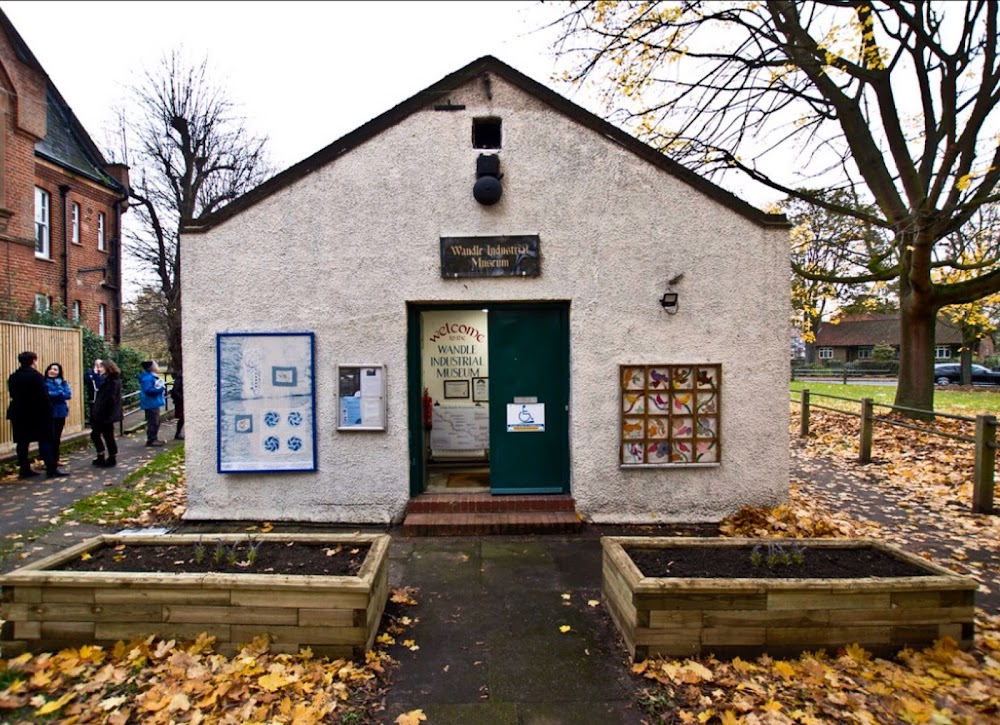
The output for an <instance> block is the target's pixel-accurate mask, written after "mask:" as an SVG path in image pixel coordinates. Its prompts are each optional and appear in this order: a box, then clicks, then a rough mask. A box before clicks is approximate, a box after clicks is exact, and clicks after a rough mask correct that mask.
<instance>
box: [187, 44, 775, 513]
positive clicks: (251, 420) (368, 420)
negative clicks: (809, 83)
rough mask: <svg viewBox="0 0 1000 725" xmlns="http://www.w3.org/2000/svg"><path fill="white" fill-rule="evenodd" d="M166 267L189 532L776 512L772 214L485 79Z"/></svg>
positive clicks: (427, 106) (456, 85) (481, 69)
mask: <svg viewBox="0 0 1000 725" xmlns="http://www.w3.org/2000/svg"><path fill="white" fill-rule="evenodd" d="M474 188H475V192H476V194H475V195H474ZM477 197H478V198H477ZM181 245H182V259H183V267H182V284H183V289H184V320H183V322H184V358H185V370H184V372H185V386H186V397H187V400H188V405H187V411H186V412H187V423H186V425H187V441H186V445H187V485H188V498H189V502H188V503H189V509H188V513H187V516H186V517H187V518H189V519H269V520H301V521H322V522H341V523H390V522H395V521H399V520H400V519H401V518H402V517H403V515H404V512H405V510H406V507H407V505H408V503H409V502H410V501H411V499H413V498H415V497H418V496H420V495H422V494H423V493H425V492H426V491H428V490H438V484H441V485H443V486H447V482H448V481H449V480H452V481H454V480H455V479H454V475H455V472H460V473H463V474H465V475H466V478H465V479H464V483H466V484H468V483H474V484H476V485H479V486H481V487H483V489H482V490H483V491H484V492H487V493H488V494H489V495H491V496H504V495H509V494H526V495H534V494H560V495H568V496H572V498H573V499H574V501H575V505H576V508H577V510H578V511H579V512H580V514H581V515H582V516H583V517H584V518H585V519H587V520H592V521H595V522H621V523H626V522H633V523H648V522H654V521H659V522H667V521H714V520H717V519H719V518H721V517H723V516H725V515H727V514H729V513H732V512H734V511H735V510H737V509H738V508H739V507H740V506H742V505H744V504H754V505H771V504H775V503H777V502H779V501H781V500H783V499H784V498H785V497H786V494H787V490H788V415H789V405H788V374H789V371H788V338H787V335H788V332H787V328H788V318H789V290H788V284H789V274H788V268H789V267H788V229H787V224H786V222H785V219H784V217H782V216H778V215H770V214H765V213H763V212H761V211H760V210H758V209H756V208H754V207H752V206H750V205H749V204H747V203H746V202H744V201H742V200H740V199H738V198H736V197H735V196H733V195H732V194H730V193H728V192H727V191H725V190H723V189H721V188H719V187H717V186H715V185H713V184H711V183H709V182H708V181H706V180H704V179H702V178H701V177H699V176H697V175H696V174H694V173H692V172H690V171H688V170H686V169H684V168H682V167H680V166H679V165H677V164H676V163H674V162H672V161H670V160H669V159H667V158H665V157H664V156H662V155H661V154H659V153H658V152H656V151H655V150H653V149H651V148H649V147H647V146H646V145H644V144H642V143H640V142H639V141H637V140H636V139H634V138H632V137H631V136H629V135H627V134H626V133H624V132H622V131H621V130H619V129H617V128H615V127H613V126H611V125H610V124H608V123H606V122H605V121H603V120H601V119H600V118H598V117H596V116H594V115H593V114H590V113H588V112H587V111H585V110H583V109H581V108H580V107H578V106H576V105H575V104H573V103H571V102H569V101H567V100H566V99H564V98H563V97H561V96H559V95H558V94H556V93H554V92H553V91H551V90H549V89H547V88H546V87H544V86H542V85H541V84H539V83H537V82H535V81H533V80H531V79H529V78H527V77H525V76H524V75H522V74H520V73H518V72H517V71H516V70H514V69H512V68H510V67H509V66H507V65H505V64H503V63H501V62H500V61H498V60H496V59H495V58H491V57H486V58H482V59H479V60H477V61H475V62H473V63H471V64H470V65H468V66H466V67H465V68H462V69H460V70H459V71H457V72H455V73H454V74H452V75H450V76H448V77H446V78H444V79H443V80H441V81H440V82H439V83H437V84H435V85H434V86H432V87H430V88H428V89H425V90H423V91H420V92H419V93H417V94H416V95H414V96H413V97H412V98H410V99H409V100H407V101H405V102H403V103H402V104H400V105H399V106H397V107H395V108H393V109H391V110H389V111H387V112H386V113H385V114H383V115H381V116H379V117H377V118H375V119H373V120H372V121H370V122H369V123H367V124H365V125H364V126H362V127H361V128H359V129H357V130H356V131H354V132H352V133H350V134H348V135H347V136H345V137H343V138H342V139H340V140H338V141H336V142H334V143H333V144H331V145H330V146H328V147H327V148H325V149H322V150H320V151H318V152H317V153H316V154H314V155H313V156H311V157H309V158H308V159H305V160H304V161H302V162H301V163H299V164H296V165H295V166H293V167H291V168H289V169H287V170H285V171H283V172H282V173H280V174H278V175H276V176H275V177H274V178H272V179H270V180H269V181H268V182H266V183H264V184H263V185H261V186H260V187H258V188H257V189H255V190H254V191H252V192H250V193H249V194H247V195H245V196H244V197H241V198H240V199H237V200H236V201H234V202H233V203H232V204H230V205H229V206H228V207H226V208H225V209H222V210H221V211H219V212H217V213H216V214H214V215H212V216H209V217H206V218H204V219H203V220H201V221H200V222H199V224H198V226H195V227H192V228H189V229H186V230H185V233H184V235H183V237H182V241H181ZM671 281H672V284H671ZM673 294H675V295H676V297H675V298H671V297H670V295H673ZM665 305H666V306H665ZM273 333H283V334H273ZM428 423H429V424H430V428H428V427H427V424H428ZM441 490H447V488H444V489H441Z"/></svg>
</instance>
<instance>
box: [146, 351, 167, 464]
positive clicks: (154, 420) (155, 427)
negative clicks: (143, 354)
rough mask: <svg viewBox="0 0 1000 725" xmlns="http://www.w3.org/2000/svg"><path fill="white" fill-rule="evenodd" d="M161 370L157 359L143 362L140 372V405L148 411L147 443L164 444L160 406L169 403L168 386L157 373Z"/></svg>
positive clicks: (153, 444)
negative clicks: (161, 433) (161, 436)
mask: <svg viewBox="0 0 1000 725" xmlns="http://www.w3.org/2000/svg"><path fill="white" fill-rule="evenodd" d="M158 372H160V368H159V367H158V366H157V364H156V361H155V360H146V361H144V362H143V363H142V372H141V373H139V407H140V408H142V409H143V410H144V411H145V413H146V445H147V446H162V445H163V441H161V440H160V408H162V407H163V406H165V405H166V404H167V401H166V398H165V397H164V396H165V393H166V388H165V387H164V385H163V381H162V380H160V378H159V376H158V375H157V374H156V373H158Z"/></svg>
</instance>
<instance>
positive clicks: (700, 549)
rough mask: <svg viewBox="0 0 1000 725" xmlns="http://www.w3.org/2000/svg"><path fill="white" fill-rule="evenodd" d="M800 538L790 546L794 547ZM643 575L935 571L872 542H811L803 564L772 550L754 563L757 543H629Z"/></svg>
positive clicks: (763, 550)
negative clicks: (772, 557) (771, 556)
mask: <svg viewBox="0 0 1000 725" xmlns="http://www.w3.org/2000/svg"><path fill="white" fill-rule="evenodd" d="M794 546H795V544H794V542H790V544H789V545H787V546H786V547H784V550H785V551H786V552H789V551H791V550H792V548H793V547H794ZM625 552H626V553H627V554H628V555H629V557H631V559H632V561H633V562H635V565H636V566H637V567H639V571H641V572H642V574H643V576H647V577H670V578H684V577H687V578H696V579H859V578H863V577H897V576H930V575H931V574H932V572H929V571H927V570H925V569H921V568H920V567H918V566H915V565H914V564H911V563H910V562H908V561H903V560H902V559H897V558H896V557H894V556H892V555H890V554H888V553H886V552H884V551H882V550H881V549H875V548H872V547H858V548H839V547H818V546H815V547H805V548H804V550H803V551H802V561H801V563H794V562H792V563H788V564H784V563H779V564H776V565H774V566H770V565H768V561H767V559H768V549H767V547H766V546H762V547H760V548H759V549H758V552H759V554H760V556H761V558H762V561H761V562H760V564H759V565H757V566H754V564H753V560H752V558H751V557H752V555H753V552H754V547H753V546H676V547H670V548H666V549H639V548H628V549H626V550H625Z"/></svg>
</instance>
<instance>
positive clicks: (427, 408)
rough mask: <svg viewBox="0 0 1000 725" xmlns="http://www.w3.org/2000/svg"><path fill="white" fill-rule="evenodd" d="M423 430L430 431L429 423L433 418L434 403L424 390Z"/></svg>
mask: <svg viewBox="0 0 1000 725" xmlns="http://www.w3.org/2000/svg"><path fill="white" fill-rule="evenodd" d="M423 403H424V428H425V429H426V430H430V429H431V421H432V420H433V418H434V401H433V400H431V394H430V393H429V392H428V391H427V388H424V397H423Z"/></svg>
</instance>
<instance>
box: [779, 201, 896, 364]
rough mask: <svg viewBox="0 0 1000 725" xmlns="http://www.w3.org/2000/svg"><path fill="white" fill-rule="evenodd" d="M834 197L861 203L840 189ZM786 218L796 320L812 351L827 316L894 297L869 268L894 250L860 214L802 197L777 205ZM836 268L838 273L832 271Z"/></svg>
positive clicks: (879, 232) (873, 306)
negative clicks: (872, 276)
mask: <svg viewBox="0 0 1000 725" xmlns="http://www.w3.org/2000/svg"><path fill="white" fill-rule="evenodd" d="M829 196H830V201H831V202H834V203H840V204H850V205H854V206H858V207H861V206H863V204H862V203H861V201H860V200H859V199H858V198H857V196H856V195H853V194H850V193H849V192H845V191H839V192H833V193H831V194H830V195H829ZM776 210H777V211H779V212H781V213H784V214H786V215H787V216H788V219H789V221H790V222H791V223H792V230H791V235H790V238H791V261H792V269H791V289H792V315H793V324H794V325H795V327H796V328H797V329H798V330H799V331H800V332H801V334H802V339H803V340H804V341H805V342H806V345H807V351H808V353H809V354H807V357H808V358H809V360H810V362H812V360H813V355H812V354H811V353H812V351H813V349H814V345H813V343H814V342H815V340H816V333H817V332H819V326H820V324H821V322H822V321H823V320H824V319H829V318H830V317H831V316H835V315H837V314H838V312H839V311H840V310H841V309H843V308H845V307H856V308H860V309H866V308H871V309H874V308H875V307H877V306H880V305H881V303H882V302H883V301H885V300H886V299H888V298H892V305H891V306H892V307H893V308H895V297H894V292H893V289H892V288H891V287H890V286H888V285H887V284H886V283H885V282H871V281H870V279H869V277H870V268H871V266H872V265H873V264H875V263H877V262H878V261H879V260H883V259H885V258H886V257H888V256H891V255H892V254H893V252H894V247H893V245H892V241H891V239H890V238H889V236H888V235H887V234H885V233H884V231H883V230H882V229H881V228H879V227H877V226H874V225H872V224H871V223H869V222H867V221H865V220H862V219H858V218H856V217H851V216H846V215H844V214H838V213H836V212H832V211H830V210H828V209H826V208H824V207H821V206H817V205H815V204H810V203H808V202H805V201H803V200H802V199H798V198H794V197H791V198H788V199H786V200H784V201H783V202H782V203H780V204H779V205H777V208H776ZM831 271H833V272H834V273H835V275H836V278H834V277H833V276H832V275H831Z"/></svg>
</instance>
